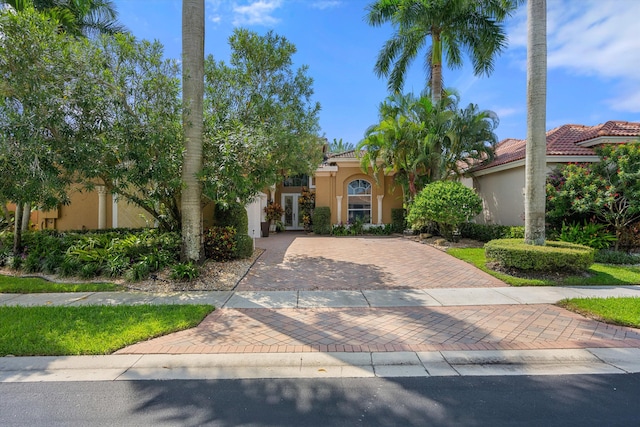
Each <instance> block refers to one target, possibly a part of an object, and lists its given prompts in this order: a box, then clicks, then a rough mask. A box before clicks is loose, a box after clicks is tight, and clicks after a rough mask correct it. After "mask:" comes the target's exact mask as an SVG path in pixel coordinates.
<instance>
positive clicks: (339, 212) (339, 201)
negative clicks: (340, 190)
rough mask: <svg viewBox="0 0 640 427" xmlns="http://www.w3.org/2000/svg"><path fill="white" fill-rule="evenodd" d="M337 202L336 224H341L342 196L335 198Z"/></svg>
mask: <svg viewBox="0 0 640 427" xmlns="http://www.w3.org/2000/svg"><path fill="white" fill-rule="evenodd" d="M336 200H337V201H338V224H340V223H341V222H342V196H336Z"/></svg>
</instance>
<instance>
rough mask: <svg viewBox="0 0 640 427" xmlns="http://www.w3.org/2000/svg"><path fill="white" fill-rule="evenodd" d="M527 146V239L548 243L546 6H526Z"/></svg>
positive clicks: (534, 2) (539, 0)
mask: <svg viewBox="0 0 640 427" xmlns="http://www.w3.org/2000/svg"><path fill="white" fill-rule="evenodd" d="M527 15H528V20H527V32H528V39H527V146H526V161H525V203H524V216H525V219H524V239H525V243H527V244H529V245H544V242H545V229H544V227H545V203H546V193H545V178H546V174H545V168H546V161H545V157H546V152H547V138H546V134H545V128H546V119H547V118H546V113H547V110H546V107H547V2H546V0H529V2H528V4H527Z"/></svg>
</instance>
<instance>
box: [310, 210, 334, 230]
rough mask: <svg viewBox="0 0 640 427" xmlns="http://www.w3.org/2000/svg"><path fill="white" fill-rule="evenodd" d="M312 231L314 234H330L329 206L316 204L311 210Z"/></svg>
mask: <svg viewBox="0 0 640 427" xmlns="http://www.w3.org/2000/svg"><path fill="white" fill-rule="evenodd" d="M313 232H314V233H315V234H331V209H330V208H329V206H318V207H317V208H315V209H314V210H313Z"/></svg>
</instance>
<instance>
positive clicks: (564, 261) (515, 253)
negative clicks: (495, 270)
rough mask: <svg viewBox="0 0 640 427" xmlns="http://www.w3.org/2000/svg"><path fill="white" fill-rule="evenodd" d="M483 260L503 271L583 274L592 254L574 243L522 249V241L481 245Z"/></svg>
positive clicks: (514, 240) (588, 249) (552, 242)
mask: <svg viewBox="0 0 640 427" xmlns="http://www.w3.org/2000/svg"><path fill="white" fill-rule="evenodd" d="M484 250H485V255H486V257H487V260H493V261H497V262H499V263H500V264H501V265H502V266H503V267H509V268H516V269H518V270H534V271H558V270H572V271H586V270H588V269H589V267H590V266H591V264H593V257H594V252H595V251H594V250H593V249H592V248H589V247H587V246H582V245H577V244H575V243H567V242H555V241H547V242H546V244H545V245H544V246H534V245H526V244H525V243H524V240H522V239H498V240H491V241H490V242H488V243H486V244H485V245H484Z"/></svg>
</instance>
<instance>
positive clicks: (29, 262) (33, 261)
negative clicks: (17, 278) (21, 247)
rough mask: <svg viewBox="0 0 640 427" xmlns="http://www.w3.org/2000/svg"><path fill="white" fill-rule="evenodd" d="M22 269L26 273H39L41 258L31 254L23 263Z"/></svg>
mask: <svg viewBox="0 0 640 427" xmlns="http://www.w3.org/2000/svg"><path fill="white" fill-rule="evenodd" d="M22 269H23V270H24V271H25V272H26V273H37V272H39V271H40V269H41V267H40V257H39V256H38V255H37V254H35V253H30V254H29V255H27V257H26V258H25V259H24V262H23V263H22Z"/></svg>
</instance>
